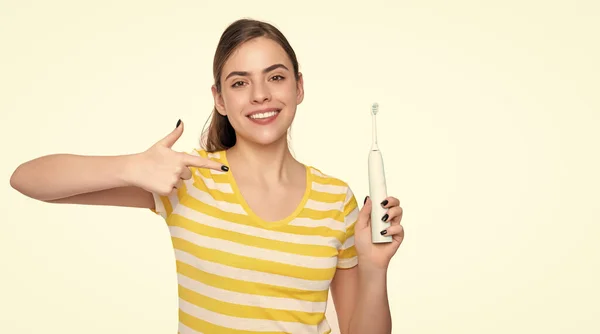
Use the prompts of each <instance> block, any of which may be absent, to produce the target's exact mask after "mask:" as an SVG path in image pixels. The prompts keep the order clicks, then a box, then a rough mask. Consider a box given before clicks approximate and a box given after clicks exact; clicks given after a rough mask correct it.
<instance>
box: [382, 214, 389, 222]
mask: <svg viewBox="0 0 600 334" xmlns="http://www.w3.org/2000/svg"><path fill="white" fill-rule="evenodd" d="M388 217H389V215H388V214H387V213H386V214H385V215H384V216H383V218H381V220H383V221H384V222H385V221H387V219H388Z"/></svg>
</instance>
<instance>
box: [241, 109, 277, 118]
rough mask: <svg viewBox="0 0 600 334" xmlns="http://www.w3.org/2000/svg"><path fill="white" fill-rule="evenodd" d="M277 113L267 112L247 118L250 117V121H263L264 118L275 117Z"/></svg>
mask: <svg viewBox="0 0 600 334" xmlns="http://www.w3.org/2000/svg"><path fill="white" fill-rule="evenodd" d="M278 113H279V111H267V112H261V113H257V114H252V115H250V116H248V117H250V118H252V119H265V118H270V117H273V116H275V115H277V114H278Z"/></svg>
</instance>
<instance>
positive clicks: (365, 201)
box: [363, 196, 369, 204]
mask: <svg viewBox="0 0 600 334" xmlns="http://www.w3.org/2000/svg"><path fill="white" fill-rule="evenodd" d="M367 199H369V196H365V200H364V201H363V204H365V203H367Z"/></svg>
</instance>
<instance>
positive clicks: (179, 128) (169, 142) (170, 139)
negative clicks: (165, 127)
mask: <svg viewBox="0 0 600 334" xmlns="http://www.w3.org/2000/svg"><path fill="white" fill-rule="evenodd" d="M182 133H183V122H182V121H181V120H178V121H177V125H176V126H175V130H173V131H171V133H169V134H168V135H167V136H166V137H164V138H163V139H161V140H160V141H159V142H158V143H157V144H159V145H161V146H165V147H168V148H171V147H173V145H174V144H175V143H176V142H177V140H178V139H179V138H180V137H181V134H182Z"/></svg>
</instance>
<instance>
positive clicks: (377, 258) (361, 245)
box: [354, 196, 404, 269]
mask: <svg viewBox="0 0 600 334" xmlns="http://www.w3.org/2000/svg"><path fill="white" fill-rule="evenodd" d="M386 201H387V202H386ZM372 205H382V206H383V207H384V208H386V209H387V215H388V218H387V220H386V221H389V222H390V226H389V227H388V228H387V229H385V235H389V236H392V242H389V243H382V244H374V243H372V242H371V208H372ZM402 212H403V210H402V208H401V207H400V201H399V200H398V199H397V198H395V197H391V196H390V197H387V198H386V199H385V201H383V203H375V204H373V203H372V202H371V199H370V198H366V201H365V203H364V206H363V207H362V209H361V210H360V212H359V215H358V221H357V222H356V225H355V228H354V242H355V245H356V251H357V253H358V263H359V265H361V264H362V265H363V266H368V267H374V268H377V269H387V267H388V265H389V263H390V260H391V259H392V257H393V256H394V254H396V251H397V250H398V248H399V247H400V244H402V241H403V240H404V228H403V226H402V225H401V224H400V222H401V221H402Z"/></svg>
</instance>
